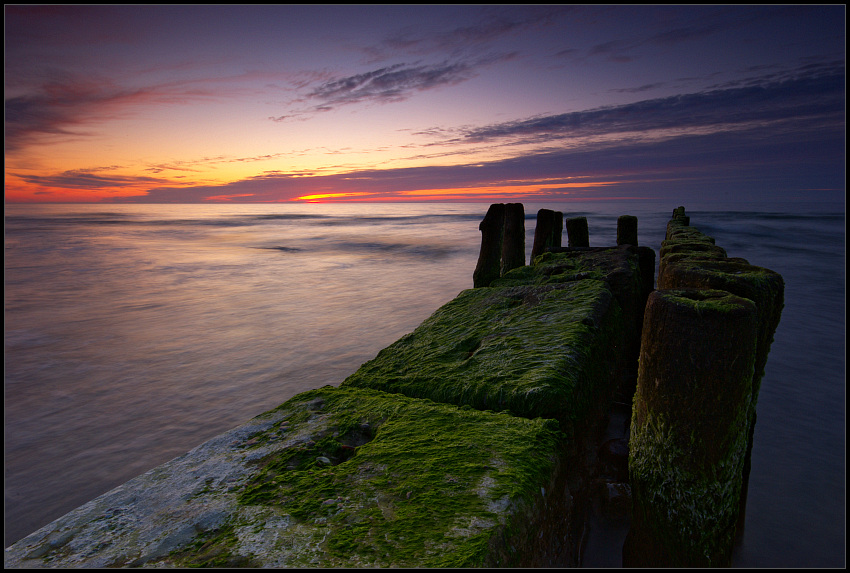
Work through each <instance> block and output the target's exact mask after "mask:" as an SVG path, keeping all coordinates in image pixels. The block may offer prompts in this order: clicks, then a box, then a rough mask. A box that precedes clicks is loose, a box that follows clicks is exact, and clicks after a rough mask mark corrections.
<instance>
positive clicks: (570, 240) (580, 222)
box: [567, 217, 590, 247]
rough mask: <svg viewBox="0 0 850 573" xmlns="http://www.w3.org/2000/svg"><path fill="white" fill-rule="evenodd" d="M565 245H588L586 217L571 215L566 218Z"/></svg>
mask: <svg viewBox="0 0 850 573" xmlns="http://www.w3.org/2000/svg"><path fill="white" fill-rule="evenodd" d="M567 246H569V247H589V246H590V235H589V233H588V231H587V217H572V218H568V219H567Z"/></svg>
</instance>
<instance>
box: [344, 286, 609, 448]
mask: <svg viewBox="0 0 850 573" xmlns="http://www.w3.org/2000/svg"><path fill="white" fill-rule="evenodd" d="M527 272H528V271H524V270H523V269H517V270H516V271H512V272H511V273H508V274H507V275H506V277H507V276H510V275H513V274H514V273H516V274H521V273H527ZM622 330H623V323H622V312H621V310H620V308H619V305H618V304H617V302H616V300H615V299H614V297H613V296H612V293H611V291H610V289H609V287H608V284H607V283H606V282H605V281H602V280H593V279H584V280H577V281H573V282H568V283H564V284H551V285H543V286H517V287H504V288H494V287H491V288H481V289H471V290H467V291H464V292H462V293H461V294H460V295H458V297H457V298H455V299H454V300H452V301H451V302H449V303H447V304H446V305H444V306H443V307H442V308H440V309H439V310H438V311H437V312H435V313H434V314H433V315H432V316H431V317H430V318H428V319H427V320H425V321H424V322H423V323H422V324H421V325H420V326H419V327H418V328H417V329H416V330H415V331H414V332H412V333H411V334H409V335H407V336H405V337H403V338H401V339H400V340H398V341H397V342H395V343H394V344H392V345H391V346H389V347H388V348H385V349H384V350H382V351H381V352H380V353H379V354H378V356H377V357H376V358H375V359H373V360H371V361H369V362H367V363H365V364H364V365H363V366H362V367H361V368H360V369H359V370H358V371H357V372H355V373H354V374H353V375H352V376H350V377H348V378H347V379H346V380H345V381H344V382H343V384H342V386H359V387H367V388H375V389H378V390H383V391H386V392H397V393H402V394H405V395H407V396H413V397H421V398H429V399H431V400H434V401H437V402H444V403H451V404H458V405H469V406H472V407H473V408H476V409H480V410H493V411H501V410H508V411H510V412H512V413H514V414H516V415H520V416H526V417H531V418H534V417H538V416H539V417H544V418H555V419H557V420H558V421H559V422H561V423H562V424H563V427H564V429H565V430H566V431H570V430H571V428H572V424H573V422H575V421H577V420H582V419H583V418H584V417H585V415H586V414H587V413H588V411H589V410H590V409H591V408H592V407H593V406H594V405H595V404H597V403H598V401H599V398H600V397H601V396H607V395H608V394H609V393H610V391H611V386H612V384H611V378H612V372H611V370H612V368H615V365H616V363H617V360H618V351H619V350H620V346H621V344H618V341H621V340H622Z"/></svg>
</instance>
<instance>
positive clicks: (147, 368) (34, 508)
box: [4, 202, 846, 567]
mask: <svg viewBox="0 0 850 573" xmlns="http://www.w3.org/2000/svg"><path fill="white" fill-rule="evenodd" d="M676 206H677V205H672V204H669V205H668V204H666V203H665V204H648V203H638V202H623V203H617V204H610V203H601V202H595V203H573V204H545V205H544V204H540V205H536V204H526V215H527V221H526V230H527V234H528V238H527V251H530V249H531V244H532V238H533V232H534V219H533V217H534V214H535V213H536V211H537V209H538V208H540V207H547V208H553V209H557V210H561V211H564V212H565V213H567V214H568V216H576V215H584V216H587V217H588V221H589V227H590V241H591V245H592V246H603V245H609V244H613V243H614V242H615V236H616V231H615V229H616V217H617V216H618V215H621V214H632V215H637V216H638V217H639V221H640V222H639V241H640V242H641V243H642V244H645V245H650V246H653V247H654V248H656V250H657V249H658V247H659V246H660V243H661V240H662V239H663V236H664V228H665V225H666V223H667V221H668V219H669V216H670V213H671V211H672V209H673V207H676ZM685 206H686V208H687V211H688V214H689V215H690V216H691V222H692V224H693V225H694V226H696V227H698V228H699V229H700V230H702V231H703V232H705V233H707V234H709V235H711V236H714V237H715V238H716V240H717V244H718V245H720V246H722V247H724V248H725V249H726V250H727V252H728V253H729V255H730V256H738V257H744V258H746V259H748V260H749V261H750V262H751V263H753V264H757V265H760V266H765V267H768V268H771V269H773V270H775V271H777V272H779V273H781V274H782V275H783V277H784V278H785V282H786V291H785V299H786V302H785V304H786V306H785V310H784V312H783V315H782V322H781V323H780V326H779V329H778V331H777V333H776V340H775V342H774V344H773V347H772V350H771V354H770V358H769V360H768V365H767V369H766V375H765V378H764V380H763V383H762V390H761V395H760V398H759V405H758V425H757V427H756V435H755V446H754V451H753V470H752V475H751V478H750V491H749V501H748V512H747V520H746V530H745V533H744V537H743V541H742V543H741V545H740V546H739V548H738V550H737V552H736V556H735V563H734V564H735V565H737V566H744V567H747V566H749V567H804V566H805V567H838V566H843V565H844V563H845V549H844V547H845V517H846V513H845V487H844V483H845V437H844V435H845V408H844V404H845V383H844V380H845V354H844V346H845V344H844V343H845V319H844V315H845V244H844V243H845V216H844V205H843V204H839V205H833V206H831V207H830V208H827V207H825V206H823V205H820V206H817V205H800V204H797V205H793V206H789V207H786V206H781V205H762V206H752V205H740V206H738V205H736V206H734V209H733V210H718V209H716V208H712V207H711V206H700V205H685ZM486 209H487V205H484V204H454V205H449V204H405V205H389V204H359V205H294V206H293V205H274V206H268V205H259V206H258V205H213V206H206V205H42V206H28V205H7V206H6V218H5V241H4V242H5V296H4V302H5V328H4V343H5V421H4V423H5V438H4V442H5V443H4V445H5V545H6V546H8V545H9V544H11V543H12V542H14V541H16V540H17V539H20V538H21V537H23V536H25V535H27V534H29V533H31V532H32V531H34V530H35V529H37V528H38V527H41V526H42V525H45V524H46V523H48V522H49V521H51V520H53V519H55V518H57V517H59V516H61V515H62V514H64V513H65V512H67V511H69V510H71V509H73V508H75V507H77V506H79V505H81V504H83V503H85V502H87V501H89V500H90V499H92V498H94V497H96V496H97V495H99V494H101V493H104V492H105V491H108V490H109V489H111V488H112V487H115V486H117V485H119V484H121V483H123V482H124V481H126V480H128V479H130V478H132V477H135V476H136V475H138V474H140V473H142V472H144V471H146V470H147V469H150V468H151V467H154V466H156V465H158V464H161V463H163V462H165V461H167V460H169V459H171V458H173V457H175V456H177V455H180V454H182V453H184V452H185V451H187V450H189V449H191V448H193V447H194V446H196V445H198V444H199V443H201V442H203V441H205V440H206V439H209V438H210V437H212V436H214V435H217V434H219V433H221V432H223V431H225V430H228V429H230V428H232V427H234V426H236V425H238V424H240V423H242V422H244V421H246V420H247V419H249V418H250V417H252V416H254V415H256V414H259V413H261V412H263V411H265V410H268V409H270V408H273V407H275V406H277V405H278V404H280V403H281V402H283V401H285V400H286V399H288V398H290V397H291V396H293V395H295V394H297V393H299V392H301V391H304V390H308V389H311V388H315V387H318V386H321V385H324V384H338V383H339V382H341V381H342V380H343V379H344V378H345V377H346V376H347V375H348V374H350V373H352V372H353V371H354V370H356V369H357V367H359V365H360V364H361V363H363V362H364V361H366V360H368V359H370V358H372V357H374V355H375V354H377V352H378V351H379V350H380V349H381V348H384V347H385V346H387V345H389V344H390V343H392V342H393V341H395V340H396V339H397V338H399V337H400V336H401V335H403V334H406V333H407V332H410V331H411V330H413V329H414V328H415V327H416V326H417V325H418V324H419V323H420V322H421V321H422V320H424V319H425V318H426V317H428V316H429V315H430V314H431V313H432V312H433V311H434V310H436V309H437V308H438V307H439V306H440V305H442V304H444V303H445V302H448V301H449V300H451V299H452V298H453V297H454V296H456V295H457V294H458V292H460V291H461V290H463V289H465V288H470V287H471V286H472V271H473V269H474V267H475V262H476V259H477V255H478V248H479V245H480V233H479V231H478V223H479V222H480V221H481V219H482V218H483V216H484V213H485V212H486ZM618 557H619V556H613V555H611V556H603V557H601V558H600V557H597V558H596V559H597V560H598V561H599V562H598V563H596V564H597V565H600V566H601V565H606V564H610V565H616V564H618V563H619V561H618ZM608 558H610V560H611V562H610V563H603V562H602V561H604V560H606V559H608ZM588 564H589V563H588Z"/></svg>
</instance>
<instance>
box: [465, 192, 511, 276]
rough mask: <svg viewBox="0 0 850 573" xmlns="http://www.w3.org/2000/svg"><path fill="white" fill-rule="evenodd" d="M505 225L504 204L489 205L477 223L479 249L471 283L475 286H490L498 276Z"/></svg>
mask: <svg viewBox="0 0 850 573" xmlns="http://www.w3.org/2000/svg"><path fill="white" fill-rule="evenodd" d="M504 227H505V204H504V203H494V204H492V205H490V208H489V209H488V210H487V214H486V215H485V216H484V220H483V221H481V224H480V225H478V229H479V230H480V231H481V251H480V252H479V254H478V264H477V265H476V266H475V271H474V272H473V273H472V285H473V287H475V288H478V287H486V286H490V283H491V282H492V281H493V280H495V279H497V278H499V275H500V273H501V261H502V238H503V235H504Z"/></svg>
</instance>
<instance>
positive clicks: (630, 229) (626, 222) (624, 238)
mask: <svg viewBox="0 0 850 573" xmlns="http://www.w3.org/2000/svg"><path fill="white" fill-rule="evenodd" d="M637 227H638V220H637V217H635V216H634V215H620V216H619V217H618V218H617V244H618V245H634V246H637V244H638V232H637Z"/></svg>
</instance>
